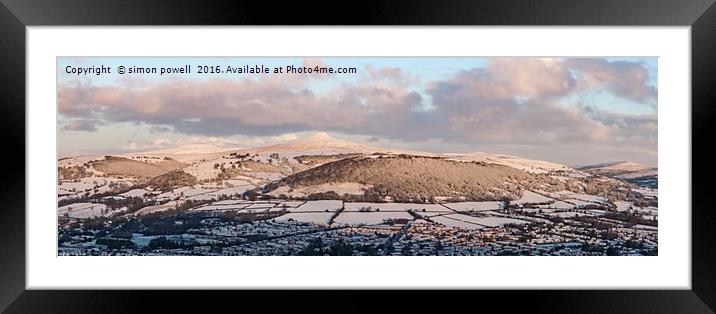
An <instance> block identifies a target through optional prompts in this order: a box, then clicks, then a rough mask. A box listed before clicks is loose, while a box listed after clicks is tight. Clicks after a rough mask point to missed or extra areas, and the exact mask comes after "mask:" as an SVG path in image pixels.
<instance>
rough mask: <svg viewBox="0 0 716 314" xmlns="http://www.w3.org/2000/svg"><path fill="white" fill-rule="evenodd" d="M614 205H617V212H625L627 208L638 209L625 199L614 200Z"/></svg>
mask: <svg viewBox="0 0 716 314" xmlns="http://www.w3.org/2000/svg"><path fill="white" fill-rule="evenodd" d="M614 205H617V211H618V212H625V211H627V210H629V208H633V209H638V208H639V207H636V206H634V204H632V203H630V202H625V201H616V202H614Z"/></svg>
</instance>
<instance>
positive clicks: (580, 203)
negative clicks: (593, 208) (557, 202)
mask: <svg viewBox="0 0 716 314" xmlns="http://www.w3.org/2000/svg"><path fill="white" fill-rule="evenodd" d="M565 202H568V203H572V204H574V206H576V207H584V206H589V205H597V204H595V203H592V202H585V201H582V200H578V199H568V200H565Z"/></svg>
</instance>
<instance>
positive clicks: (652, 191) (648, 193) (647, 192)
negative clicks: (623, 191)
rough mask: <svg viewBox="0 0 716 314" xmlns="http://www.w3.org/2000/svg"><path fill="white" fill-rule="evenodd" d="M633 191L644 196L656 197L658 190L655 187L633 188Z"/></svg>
mask: <svg viewBox="0 0 716 314" xmlns="http://www.w3.org/2000/svg"><path fill="white" fill-rule="evenodd" d="M633 191H634V192H638V193H641V194H644V196H650V197H658V196H659V191H658V190H655V189H641V188H640V189H633Z"/></svg>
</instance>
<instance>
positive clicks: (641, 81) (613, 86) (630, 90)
mask: <svg viewBox="0 0 716 314" xmlns="http://www.w3.org/2000/svg"><path fill="white" fill-rule="evenodd" d="M565 65H566V66H568V67H569V68H571V69H573V70H575V73H577V75H578V77H579V80H578V82H579V83H580V87H581V88H582V89H586V90H594V89H605V90H608V91H610V92H612V93H614V94H615V95H617V96H621V97H624V98H627V99H630V100H633V101H635V102H639V103H646V104H649V105H652V106H656V99H657V89H656V87H654V86H651V85H648V84H647V82H648V79H649V73H648V71H647V69H646V67H644V66H643V65H642V64H640V63H636V62H629V61H608V60H605V59H596V58H576V59H568V60H567V61H566V62H565Z"/></svg>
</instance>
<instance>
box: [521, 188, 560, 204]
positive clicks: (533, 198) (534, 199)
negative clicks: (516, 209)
mask: <svg viewBox="0 0 716 314" xmlns="http://www.w3.org/2000/svg"><path fill="white" fill-rule="evenodd" d="M552 201H554V200H553V199H551V198H547V197H544V196H542V195H540V194H537V193H535V192H532V191H524V193H522V197H521V198H520V199H518V200H516V201H512V202H510V203H511V204H527V203H532V204H535V203H547V202H552Z"/></svg>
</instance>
